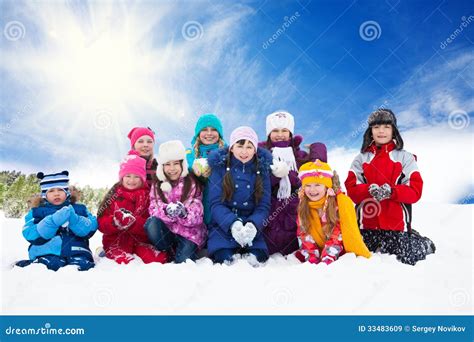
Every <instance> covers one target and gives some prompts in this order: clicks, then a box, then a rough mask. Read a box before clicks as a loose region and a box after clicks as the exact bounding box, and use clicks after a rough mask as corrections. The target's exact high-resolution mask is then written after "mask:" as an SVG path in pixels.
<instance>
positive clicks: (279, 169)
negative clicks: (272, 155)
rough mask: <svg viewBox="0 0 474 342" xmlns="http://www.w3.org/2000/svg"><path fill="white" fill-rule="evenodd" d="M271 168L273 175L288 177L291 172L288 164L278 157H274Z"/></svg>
mask: <svg viewBox="0 0 474 342" xmlns="http://www.w3.org/2000/svg"><path fill="white" fill-rule="evenodd" d="M270 169H272V173H273V175H274V176H275V177H278V178H283V177H286V176H288V173H290V168H289V166H288V164H287V163H286V162H284V161H282V160H278V159H273V164H272V165H270Z"/></svg>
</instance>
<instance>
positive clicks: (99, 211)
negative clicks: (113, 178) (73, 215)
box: [97, 181, 122, 217]
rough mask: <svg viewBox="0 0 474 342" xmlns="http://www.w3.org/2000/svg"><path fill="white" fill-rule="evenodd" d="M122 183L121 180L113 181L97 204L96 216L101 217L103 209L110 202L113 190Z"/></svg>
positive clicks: (113, 193)
mask: <svg viewBox="0 0 474 342" xmlns="http://www.w3.org/2000/svg"><path fill="white" fill-rule="evenodd" d="M120 184H122V182H120V181H119V182H117V183H115V184H114V185H113V186H112V187H111V188H110V190H109V191H107V193H106V194H105V196H104V198H103V199H102V201H101V202H100V204H99V207H98V208H97V217H101V216H102V215H103V214H104V212H105V210H106V209H107V208H108V207H109V205H110V204H111V203H112V201H113V199H112V197H114V195H115V192H116V191H117V188H118V187H119V186H120Z"/></svg>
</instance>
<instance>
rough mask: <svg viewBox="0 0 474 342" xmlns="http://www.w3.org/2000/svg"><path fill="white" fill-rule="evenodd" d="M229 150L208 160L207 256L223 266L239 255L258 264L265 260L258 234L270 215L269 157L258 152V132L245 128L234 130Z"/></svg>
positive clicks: (214, 152)
mask: <svg viewBox="0 0 474 342" xmlns="http://www.w3.org/2000/svg"><path fill="white" fill-rule="evenodd" d="M229 146H230V147H229V148H223V149H219V150H216V151H213V152H211V154H210V155H209V157H208V163H209V166H210V167H211V170H212V172H211V176H210V178H209V199H208V200H209V206H210V210H211V222H210V224H209V226H208V228H209V239H208V242H207V248H208V253H209V256H210V257H211V258H212V259H213V260H214V262H217V263H223V262H225V263H227V264H229V263H231V262H232V260H233V257H234V255H235V254H239V253H240V254H244V256H245V257H247V258H248V261H249V262H250V263H251V264H253V265H256V264H257V262H258V263H261V262H265V261H266V260H267V259H268V249H267V245H266V243H265V240H264V237H263V234H262V230H263V226H264V222H265V220H266V219H267V218H268V216H269V213H270V200H271V186H270V172H271V170H270V165H271V163H272V155H271V154H270V152H268V151H267V150H265V149H259V148H257V146H258V137H257V134H256V133H255V131H254V130H253V129H252V128H250V127H246V126H242V127H239V128H237V129H235V130H234V131H233V132H232V134H231V136H230V145H229Z"/></svg>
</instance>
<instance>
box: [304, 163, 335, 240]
mask: <svg viewBox="0 0 474 342" xmlns="http://www.w3.org/2000/svg"><path fill="white" fill-rule="evenodd" d="M332 189H333V190H334V192H335V193H336V194H337V193H338V192H339V191H340V190H341V183H340V181H339V175H338V174H337V172H336V171H334V175H333V177H332ZM326 191H327V190H326ZM298 197H299V198H300V203H299V205H298V218H299V221H300V229H301V230H302V231H303V232H305V233H308V232H309V227H310V217H311V213H310V210H311V208H310V206H309V202H310V200H309V198H308V196H306V194H305V193H304V188H303V187H301V188H300V190H299V193H298ZM322 210H323V211H324V212H325V213H326V218H327V222H326V224H325V225H323V227H322V228H323V233H324V235H325V237H326V240H327V239H328V238H329V237H330V236H331V234H332V231H333V229H334V227H335V226H336V224H337V222H338V221H339V214H338V212H337V199H336V196H328V195H327V193H326V203H325V204H324V207H323V208H322Z"/></svg>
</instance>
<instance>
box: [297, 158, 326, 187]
mask: <svg viewBox="0 0 474 342" xmlns="http://www.w3.org/2000/svg"><path fill="white" fill-rule="evenodd" d="M333 175H334V173H333V172H332V169H331V167H330V166H329V164H327V163H325V162H322V161H320V160H319V159H316V161H315V162H314V163H313V162H308V163H306V164H303V165H301V167H300V169H299V172H298V177H299V178H300V179H301V185H302V186H305V185H306V184H310V183H319V184H323V185H325V186H326V187H327V188H332V176H333Z"/></svg>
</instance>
